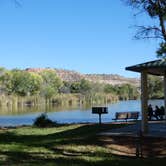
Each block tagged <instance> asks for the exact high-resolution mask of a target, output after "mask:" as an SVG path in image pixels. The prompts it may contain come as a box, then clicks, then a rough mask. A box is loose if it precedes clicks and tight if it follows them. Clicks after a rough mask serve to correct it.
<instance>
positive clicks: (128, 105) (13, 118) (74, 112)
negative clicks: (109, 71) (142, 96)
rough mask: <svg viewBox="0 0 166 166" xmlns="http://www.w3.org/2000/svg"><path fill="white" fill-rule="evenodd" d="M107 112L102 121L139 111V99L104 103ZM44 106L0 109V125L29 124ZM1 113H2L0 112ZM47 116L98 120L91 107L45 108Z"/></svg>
mask: <svg viewBox="0 0 166 166" xmlns="http://www.w3.org/2000/svg"><path fill="white" fill-rule="evenodd" d="M149 103H151V104H152V106H153V107H155V105H158V106H161V105H163V104H164V101H163V100H151V101H149ZM106 106H107V107H108V111H109V113H108V114H106V115H102V122H111V121H112V118H114V116H115V112H123V111H140V110H141V103H140V100H130V101H120V102H118V103H114V104H108V105H106ZM45 111H46V110H45V108H42V109H35V108H28V107H26V108H25V109H24V112H23V111H19V110H17V111H16V112H12V111H11V110H5V111H4V110H2V108H1V109H0V112H1V115H0V126H16V125H31V124H32V123H33V122H34V119H35V118H36V117H37V116H39V115H40V114H41V113H42V112H45ZM2 113H3V114H2ZM47 114H48V117H49V118H50V119H52V120H54V121H57V122H59V123H84V122H98V115H94V114H92V113H91V107H90V106H87V107H84V108H78V107H77V108H76V107H70V108H57V107H53V108H50V109H49V108H47Z"/></svg>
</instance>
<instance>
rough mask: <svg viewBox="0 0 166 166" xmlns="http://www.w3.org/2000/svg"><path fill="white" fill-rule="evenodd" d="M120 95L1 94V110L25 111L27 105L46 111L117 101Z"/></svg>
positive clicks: (36, 109)
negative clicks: (48, 95) (51, 95)
mask: <svg viewBox="0 0 166 166" xmlns="http://www.w3.org/2000/svg"><path fill="white" fill-rule="evenodd" d="M117 101H118V97H117V96H114V95H111V94H105V93H96V94H85V95H83V94H57V95H55V96H53V97H52V98H49V99H46V98H44V97H41V96H39V95H36V96H25V97H22V96H16V95H0V112H2V111H3V112H6V111H11V112H12V111H13V112H25V111H26V107H28V110H30V109H29V108H31V107H32V108H33V111H34V110H35V111H41V112H42V111H44V110H47V108H49V109H50V107H55V106H56V107H68V106H77V107H80V106H85V105H91V106H93V105H103V104H107V103H111V102H117Z"/></svg>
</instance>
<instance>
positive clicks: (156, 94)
mask: <svg viewBox="0 0 166 166" xmlns="http://www.w3.org/2000/svg"><path fill="white" fill-rule="evenodd" d="M163 88H164V87H163V79H162V77H157V76H152V75H150V76H148V94H149V98H150V99H153V98H162V97H163V95H164V94H163V91H164V90H163Z"/></svg>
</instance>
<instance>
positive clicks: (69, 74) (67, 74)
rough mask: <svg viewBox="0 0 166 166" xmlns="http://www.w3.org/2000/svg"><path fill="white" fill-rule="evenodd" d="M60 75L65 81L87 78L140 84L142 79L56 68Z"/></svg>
mask: <svg viewBox="0 0 166 166" xmlns="http://www.w3.org/2000/svg"><path fill="white" fill-rule="evenodd" d="M55 70H56V73H57V74H58V76H59V77H60V78H61V79H62V80H64V81H70V82H74V81H79V80H80V79H83V78H84V79H87V80H89V81H92V82H99V83H105V84H111V85H121V84H126V83H129V84H132V85H136V86H139V84H140V81H139V79H137V78H126V77H123V76H120V75H117V74H116V75H113V74H81V73H78V72H75V71H69V70H60V69H55Z"/></svg>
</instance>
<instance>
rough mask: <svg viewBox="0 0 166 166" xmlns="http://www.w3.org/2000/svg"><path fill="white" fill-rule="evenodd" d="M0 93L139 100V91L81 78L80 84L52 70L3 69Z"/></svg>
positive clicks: (128, 86) (131, 86)
mask: <svg viewBox="0 0 166 166" xmlns="http://www.w3.org/2000/svg"><path fill="white" fill-rule="evenodd" d="M0 92H1V94H5V95H18V96H34V95H39V96H42V97H45V98H46V99H50V98H52V97H53V96H55V95H58V94H82V95H84V96H89V95H91V96H93V95H94V94H96V93H98V94H99V93H100V94H101V93H102V94H103V93H104V94H112V95H113V96H118V98H119V99H120V100H127V99H137V98H138V97H139V92H138V88H137V87H135V86H133V85H130V84H124V85H115V86H113V85H110V84H101V83H94V82H91V81H88V80H86V79H81V80H80V81H77V82H67V81H62V80H61V78H59V77H58V76H57V74H56V72H55V70H53V69H46V70H43V71H41V72H28V71H26V70H20V69H13V70H7V69H5V68H1V69H0Z"/></svg>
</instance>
